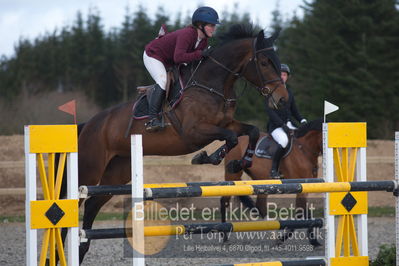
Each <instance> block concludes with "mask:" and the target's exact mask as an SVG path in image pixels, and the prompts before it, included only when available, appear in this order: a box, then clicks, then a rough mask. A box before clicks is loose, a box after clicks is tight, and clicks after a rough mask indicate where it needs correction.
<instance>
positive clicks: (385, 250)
mask: <svg viewBox="0 0 399 266" xmlns="http://www.w3.org/2000/svg"><path fill="white" fill-rule="evenodd" d="M370 265H371V266H395V265H396V248H395V245H382V246H380V250H379V252H378V255H377V258H376V259H375V260H374V261H372V262H371V263H370Z"/></svg>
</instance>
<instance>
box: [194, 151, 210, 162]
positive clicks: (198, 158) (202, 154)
mask: <svg viewBox="0 0 399 266" xmlns="http://www.w3.org/2000/svg"><path fill="white" fill-rule="evenodd" d="M207 158H208V154H207V153H206V151H201V152H200V153H198V154H196V155H195V156H194V157H193V159H191V164H205V163H206V159H207Z"/></svg>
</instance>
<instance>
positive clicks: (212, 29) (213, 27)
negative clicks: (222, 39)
mask: <svg viewBox="0 0 399 266" xmlns="http://www.w3.org/2000/svg"><path fill="white" fill-rule="evenodd" d="M204 30H205V32H206V34H207V35H208V36H209V37H212V35H213V33H214V32H215V30H216V25H215V24H206V25H205V27H204Z"/></svg>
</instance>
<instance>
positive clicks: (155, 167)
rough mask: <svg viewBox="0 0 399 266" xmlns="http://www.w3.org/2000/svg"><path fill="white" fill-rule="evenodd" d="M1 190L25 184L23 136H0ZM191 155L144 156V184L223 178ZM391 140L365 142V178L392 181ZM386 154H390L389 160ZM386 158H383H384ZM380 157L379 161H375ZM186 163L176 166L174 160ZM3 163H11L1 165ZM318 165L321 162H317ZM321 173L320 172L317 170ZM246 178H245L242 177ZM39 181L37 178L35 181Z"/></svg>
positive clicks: (115, 203)
mask: <svg viewBox="0 0 399 266" xmlns="http://www.w3.org/2000/svg"><path fill="white" fill-rule="evenodd" d="M0 143H1V145H0V162H1V163H2V165H0V166H2V167H0V189H2V188H18V187H19V188H22V187H24V185H25V174H24V167H23V163H17V162H22V161H23V160H24V143H23V136H21V135H15V136H0ZM219 145H220V143H213V144H211V145H210V146H208V147H207V148H206V150H209V151H211V150H214V149H215V148H216V147H218V146H219ZM192 156H193V154H190V155H186V156H177V157H158V156H150V157H146V158H145V166H144V175H145V180H144V182H145V183H162V182H198V181H220V180H223V178H224V169H223V164H222V165H220V166H192V165H187V164H188V162H190V160H191V158H192ZM393 156H394V142H393V141H385V140H372V141H368V148H367V158H368V164H367V176H368V180H392V179H393V178H394V160H393ZM387 157H390V158H389V159H388V160H387V159H386V158H387ZM384 158H385V159H384ZM379 159H383V160H382V161H380V162H379V161H378V160H379ZM182 161H183V162H185V163H186V165H181V164H180V165H179V164H176V162H182ZM4 162H16V163H14V164H13V163H11V164H9V165H8V167H4ZM320 168H321V165H320ZM319 176H321V172H320V173H319ZM245 179H248V177H245ZM38 184H40V181H38ZM369 206H394V198H393V197H392V195H390V194H389V193H385V192H372V193H369ZM24 208H25V196H24V195H18V196H10V195H0V216H5V215H21V216H22V215H24ZM120 208H122V204H121V199H118V198H117V197H114V199H113V200H111V201H110V202H109V203H108V204H107V205H106V208H105V209H104V210H105V211H109V212H117V211H118V209H120Z"/></svg>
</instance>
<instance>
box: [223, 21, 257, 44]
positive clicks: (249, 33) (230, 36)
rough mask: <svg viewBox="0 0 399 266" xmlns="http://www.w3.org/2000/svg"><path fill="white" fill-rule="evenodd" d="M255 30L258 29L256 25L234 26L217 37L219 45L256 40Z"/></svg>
mask: <svg viewBox="0 0 399 266" xmlns="http://www.w3.org/2000/svg"><path fill="white" fill-rule="evenodd" d="M255 29H256V27H255V26H254V25H252V24H248V23H244V24H233V25H231V26H230V28H229V29H228V30H227V31H226V32H224V33H221V34H220V35H218V36H217V39H218V41H219V45H223V44H226V43H228V42H231V41H234V40H239V39H246V38H254V37H256V33H255Z"/></svg>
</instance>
